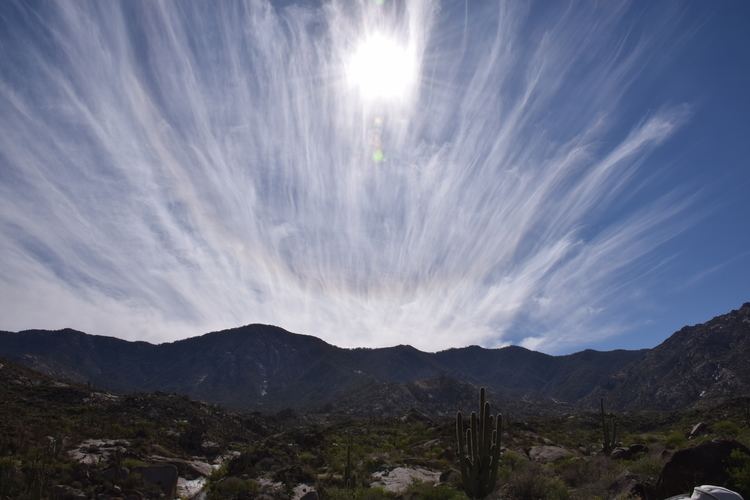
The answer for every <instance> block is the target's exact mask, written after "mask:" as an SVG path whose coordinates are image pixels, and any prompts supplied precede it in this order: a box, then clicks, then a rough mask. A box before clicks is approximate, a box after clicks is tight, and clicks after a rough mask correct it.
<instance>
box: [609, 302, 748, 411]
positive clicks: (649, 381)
mask: <svg viewBox="0 0 750 500" xmlns="http://www.w3.org/2000/svg"><path fill="white" fill-rule="evenodd" d="M601 394H602V395H604V396H605V397H606V398H607V399H608V400H609V401H611V403H612V404H613V405H614V406H616V407H620V408H628V407H636V408H650V409H678V408H683V407H688V406H691V405H694V404H698V405H701V404H703V405H707V404H713V402H715V401H717V400H722V399H727V398H732V397H739V396H748V395H750V303H746V304H744V305H743V306H742V307H740V308H739V309H736V310H734V311H731V312H729V313H728V314H724V315H722V316H717V317H715V318H713V319H712V320H710V321H708V322H706V323H703V324H699V325H694V326H686V327H684V328H682V329H681V330H679V331H678V332H676V333H674V334H673V335H672V336H671V337H669V338H668V339H667V340H665V341H664V342H662V343H661V344H660V345H658V346H656V347H655V348H653V349H650V350H649V351H647V352H646V353H645V354H644V356H643V357H642V358H641V359H640V360H638V361H636V362H635V363H632V364H631V365H629V366H627V367H626V368H625V369H623V370H622V371H620V372H618V373H616V374H615V375H614V376H612V377H611V378H610V379H609V380H607V381H606V382H604V384H603V389H602V391H601Z"/></svg>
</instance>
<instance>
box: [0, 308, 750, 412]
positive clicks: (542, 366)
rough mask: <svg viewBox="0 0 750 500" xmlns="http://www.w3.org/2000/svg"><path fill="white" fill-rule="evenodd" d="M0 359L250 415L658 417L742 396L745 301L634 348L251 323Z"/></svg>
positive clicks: (43, 339)
mask: <svg viewBox="0 0 750 500" xmlns="http://www.w3.org/2000/svg"><path fill="white" fill-rule="evenodd" d="M0 357H5V358H8V359H10V360H12V361H16V362H20V363H22V364H24V365H26V366H29V367H31V368H33V369H36V370H38V371H41V372H43V373H47V374H49V375H53V376H57V377H64V378H67V379H69V380H72V381H77V382H90V383H92V384H93V385H95V386H98V387H102V388H105V389H108V390H113V391H122V392H135V391H163V392H175V393H179V394H185V395H188V396H190V397H191V398H194V399H198V400H202V401H207V402H211V403H217V404H221V405H225V406H228V407H231V408H240V409H250V410H263V411H276V410H279V409H282V408H294V409H298V410H305V411H339V412H344V413H353V414H356V413H372V412H375V413H378V414H398V413H403V412H404V411H405V410H408V409H409V408H417V409H421V410H423V411H430V412H437V413H439V414H443V413H451V412H453V411H455V408H456V407H457V406H459V407H464V408H470V407H472V405H473V404H474V401H473V398H474V394H476V387H477V386H485V387H487V388H488V390H489V392H490V394H491V395H492V397H493V400H494V401H496V402H498V403H499V404H501V405H503V407H504V408H511V409H513V410H515V411H524V410H531V411H534V410H536V411H538V410H544V409H547V410H554V409H555V408H560V409H565V408H567V407H570V406H585V407H593V406H594V405H595V404H596V403H597V402H598V401H599V398H600V397H604V398H606V399H607V401H608V405H609V406H611V407H613V408H616V409H620V410H625V409H633V410H636V409H660V410H665V409H677V408H684V407H688V406H692V405H700V404H703V403H704V402H708V401H710V402H715V401H717V400H721V399H725V398H730V397H738V396H747V395H748V394H750V303H747V304H744V305H743V306H742V307H741V308H740V309H738V310H734V311H731V312H730V313H728V314H725V315H722V316H718V317H716V318H714V319H712V320H710V321H708V322H707V323H704V324H701V325H696V326H691V327H685V328H683V329H681V330H680V331H678V332H676V333H675V334H674V335H672V336H671V337H670V338H668V339H667V340H666V341H664V342H663V343H662V344H660V345H659V346H657V347H655V348H653V349H643V350H637V351H627V350H615V351H608V352H599V351H592V350H586V351H582V352H578V353H575V354H570V355H566V356H550V355H547V354H543V353H539V352H534V351H530V350H527V349H524V348H521V347H516V346H510V347H504V348H500V349H484V348H481V347H477V346H470V347H464V348H459V349H448V350H446V351H441V352H437V353H427V352H422V351H419V350H417V349H415V348H413V347H411V346H405V345H400V346H395V347H388V348H381V349H343V348H340V347H336V346H333V345H330V344H328V343H326V342H324V341H322V340H320V339H318V338H316V337H312V336H308V335H298V334H293V333H290V332H287V331H286V330H283V329H281V328H278V327H275V326H268V325H257V324H256V325H248V326H244V327H240V328H235V329H231V330H225V331H221V332H213V333H208V334H206V335H202V336H200V337H194V338H189V339H185V340H180V341H177V342H172V343H165V344H159V345H154V344H149V343H147V342H128V341H124V340H120V339H116V338H111V337H103V336H96V335H89V334H86V333H83V332H79V331H75V330H70V329H66V330H59V331H46V330H26V331H22V332H15V333H14V332H0Z"/></svg>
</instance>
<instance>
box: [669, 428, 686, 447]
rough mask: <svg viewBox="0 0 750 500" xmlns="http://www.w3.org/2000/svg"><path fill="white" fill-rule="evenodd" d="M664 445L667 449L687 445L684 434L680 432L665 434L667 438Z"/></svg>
mask: <svg viewBox="0 0 750 500" xmlns="http://www.w3.org/2000/svg"><path fill="white" fill-rule="evenodd" d="M664 444H665V445H666V447H667V448H672V449H674V448H682V447H683V446H685V445H686V444H687V438H686V437H685V434H683V433H682V432H680V431H672V432H670V433H669V434H667V437H666V438H665V439H664Z"/></svg>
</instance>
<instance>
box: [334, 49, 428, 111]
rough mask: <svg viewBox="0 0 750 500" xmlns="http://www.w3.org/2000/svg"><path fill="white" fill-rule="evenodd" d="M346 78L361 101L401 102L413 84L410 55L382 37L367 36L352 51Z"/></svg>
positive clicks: (414, 70) (414, 76)
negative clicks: (358, 94) (357, 92)
mask: <svg viewBox="0 0 750 500" xmlns="http://www.w3.org/2000/svg"><path fill="white" fill-rule="evenodd" d="M346 77H347V81H348V82H349V84H350V85H351V86H353V87H355V88H356V89H357V90H358V91H359V93H360V95H361V96H362V98H363V99H365V100H398V99H403V98H404V97H405V96H407V95H408V94H409V93H410V91H411V90H412V88H413V86H414V83H415V82H416V80H417V62H416V60H415V57H414V51H413V50H412V49H410V48H409V47H408V46H405V45H402V44H400V43H399V42H398V41H397V40H395V39H393V38H390V37H387V36H385V35H380V34H377V35H371V36H369V37H368V38H365V39H364V40H362V41H361V42H360V43H359V44H358V45H357V46H356V47H355V48H354V51H353V52H352V54H351V57H350V59H349V61H348V64H347V67H346Z"/></svg>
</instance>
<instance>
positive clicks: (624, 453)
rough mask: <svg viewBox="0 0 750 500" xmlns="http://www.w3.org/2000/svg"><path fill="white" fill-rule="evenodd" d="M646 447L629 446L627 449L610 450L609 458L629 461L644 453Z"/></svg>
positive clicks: (639, 445)
mask: <svg viewBox="0 0 750 500" xmlns="http://www.w3.org/2000/svg"><path fill="white" fill-rule="evenodd" d="M647 451H648V446H646V445H645V444H631V445H630V446H628V447H627V448H624V447H622V446H619V447H617V448H615V449H614V450H612V451H611V452H610V454H609V456H610V457H611V458H613V459H615V460H630V459H632V458H635V456H636V455H638V454H640V453H646V452H647Z"/></svg>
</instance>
